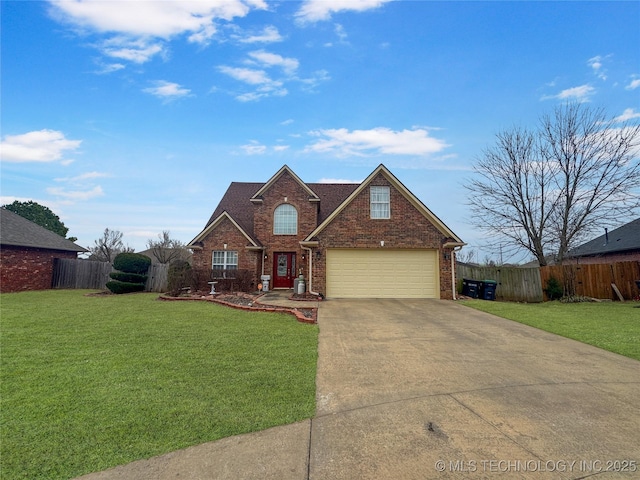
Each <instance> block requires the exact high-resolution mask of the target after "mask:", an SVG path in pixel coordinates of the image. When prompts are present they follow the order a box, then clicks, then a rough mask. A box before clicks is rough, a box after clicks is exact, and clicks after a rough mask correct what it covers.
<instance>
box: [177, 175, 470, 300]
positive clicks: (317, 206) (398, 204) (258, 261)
mask: <svg viewBox="0 0 640 480" xmlns="http://www.w3.org/2000/svg"><path fill="white" fill-rule="evenodd" d="M463 245H464V243H463V242H462V240H460V238H458V236H456V235H455V234H454V233H453V232H452V231H451V230H450V229H449V228H448V227H447V226H446V225H445V224H444V223H443V222H442V221H441V220H440V219H439V218H438V217H436V216H435V215H434V214H433V213H432V212H431V211H430V210H429V209H428V208H427V207H426V206H425V205H424V204H423V203H422V202H421V201H420V200H419V199H418V198H416V197H415V195H413V194H412V193H411V192H410V191H409V190H408V189H407V188H406V187H405V186H404V185H403V184H402V183H401V182H400V181H399V180H398V179H397V178H396V177H395V176H394V175H393V174H392V173H391V172H390V171H389V170H388V169H387V168H386V167H385V166H384V165H380V166H379V167H378V168H376V169H375V170H374V171H373V172H372V173H371V174H370V175H369V176H368V177H367V178H366V179H365V180H364V181H363V182H362V183H360V184H323V183H305V182H303V181H302V180H301V179H300V178H299V177H298V176H297V175H296V174H295V173H294V172H293V171H292V170H291V169H290V168H289V167H287V166H286V165H285V166H283V167H282V168H281V169H280V170H279V171H278V172H277V173H276V174H275V175H274V176H273V177H271V179H269V180H268V181H267V182H266V183H237V182H233V183H232V184H231V185H230V186H229V188H228V190H227V191H226V193H225V194H224V196H223V197H222V199H221V200H220V204H219V205H218V206H217V208H216V209H215V210H214V212H213V214H212V215H211V218H210V219H209V221H208V222H207V224H206V226H205V228H204V230H202V232H200V233H199V234H198V235H197V236H196V237H195V238H194V239H193V240H192V241H191V242H190V243H189V244H188V245H187V247H188V248H191V249H192V250H193V262H192V265H193V268H194V269H195V270H196V271H198V272H200V273H201V274H202V275H200V277H202V276H205V277H207V279H208V278H209V277H210V274H211V272H212V269H213V270H214V271H216V272H218V273H217V275H226V274H230V275H233V273H232V272H233V271H235V270H245V271H250V272H252V274H253V275H254V276H255V278H256V282H257V281H259V279H260V278H261V277H262V276H263V275H268V276H270V288H285V289H286V288H292V287H293V284H294V279H295V278H296V277H297V276H298V275H303V276H304V278H305V281H306V288H307V290H308V291H310V292H311V293H314V294H318V293H322V294H323V295H325V296H327V297H328V298H368V297H378V298H381V297H394V298H412V297H413V298H442V299H451V298H454V295H455V292H454V286H455V278H454V275H455V254H454V251H455V250H456V249H457V248H459V247H461V246H463ZM220 272H222V273H220ZM204 286H205V287H206V285H204ZM199 287H202V286H200V285H199Z"/></svg>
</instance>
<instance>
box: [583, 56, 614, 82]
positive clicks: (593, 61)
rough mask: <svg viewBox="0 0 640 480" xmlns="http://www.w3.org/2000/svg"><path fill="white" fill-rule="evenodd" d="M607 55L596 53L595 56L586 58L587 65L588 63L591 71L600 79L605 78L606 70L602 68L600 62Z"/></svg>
mask: <svg viewBox="0 0 640 480" xmlns="http://www.w3.org/2000/svg"><path fill="white" fill-rule="evenodd" d="M609 57H610V55H606V56H604V57H603V56H602V55H596V56H595V57H592V58H590V59H589V60H587V65H589V66H590V67H591V69H592V70H593V73H594V74H595V75H596V76H597V77H598V78H600V79H602V80H606V79H607V74H606V70H605V69H604V68H603V65H602V64H603V62H604V61H605V60H606V59H607V58H609Z"/></svg>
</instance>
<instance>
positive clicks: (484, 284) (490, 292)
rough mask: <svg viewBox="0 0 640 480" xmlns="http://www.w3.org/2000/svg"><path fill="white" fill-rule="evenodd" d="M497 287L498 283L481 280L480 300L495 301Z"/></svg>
mask: <svg viewBox="0 0 640 480" xmlns="http://www.w3.org/2000/svg"><path fill="white" fill-rule="evenodd" d="M497 287H498V282H496V281H495V280H482V281H481V282H480V298H482V299H483V300H495V299H496V288H497Z"/></svg>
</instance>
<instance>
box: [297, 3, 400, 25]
mask: <svg viewBox="0 0 640 480" xmlns="http://www.w3.org/2000/svg"><path fill="white" fill-rule="evenodd" d="M389 1H391V0H306V1H305V2H304V3H303V4H302V6H301V7H300V9H299V10H298V11H297V12H296V18H297V19H298V22H300V23H313V22H318V21H321V20H329V19H330V18H331V15H332V14H333V13H337V12H343V11H349V10H350V11H354V12H363V11H365V10H371V9H374V8H378V7H380V6H382V5H383V4H385V3H387V2H389Z"/></svg>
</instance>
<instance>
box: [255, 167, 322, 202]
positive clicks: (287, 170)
mask: <svg viewBox="0 0 640 480" xmlns="http://www.w3.org/2000/svg"><path fill="white" fill-rule="evenodd" d="M285 173H288V174H289V175H290V176H291V177H292V178H293V179H294V180H295V181H296V182H297V183H298V184H299V185H300V186H301V187H302V188H303V189H304V190H305V191H306V192H307V193H308V194H309V197H310V198H309V200H311V201H318V200H320V197H318V195H316V193H315V192H314V191H313V190H311V188H309V185H307V184H306V183H304V182H303V181H302V180H301V179H300V177H298V175H296V174H295V172H294V171H293V170H291V169H290V168H289V166H288V165H286V164H285V165H283V166H282V168H281V169H280V170H278V171H277V172H276V173H275V175H273V176H272V177H271V178H270V179H269V180H268V181H267V182H266V183H265V184H264V185H263V186H262V188H261V189H260V190H258V191H257V192H256V193H255V194H254V195H253V197H251V201H261V198H262V195H263V194H264V192H266V191H267V190H269V188H271V186H272V185H273V184H274V183H275V182H276V181H277V180H278V179H279V178H280V177H281V176H282V175H284V174H285Z"/></svg>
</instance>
